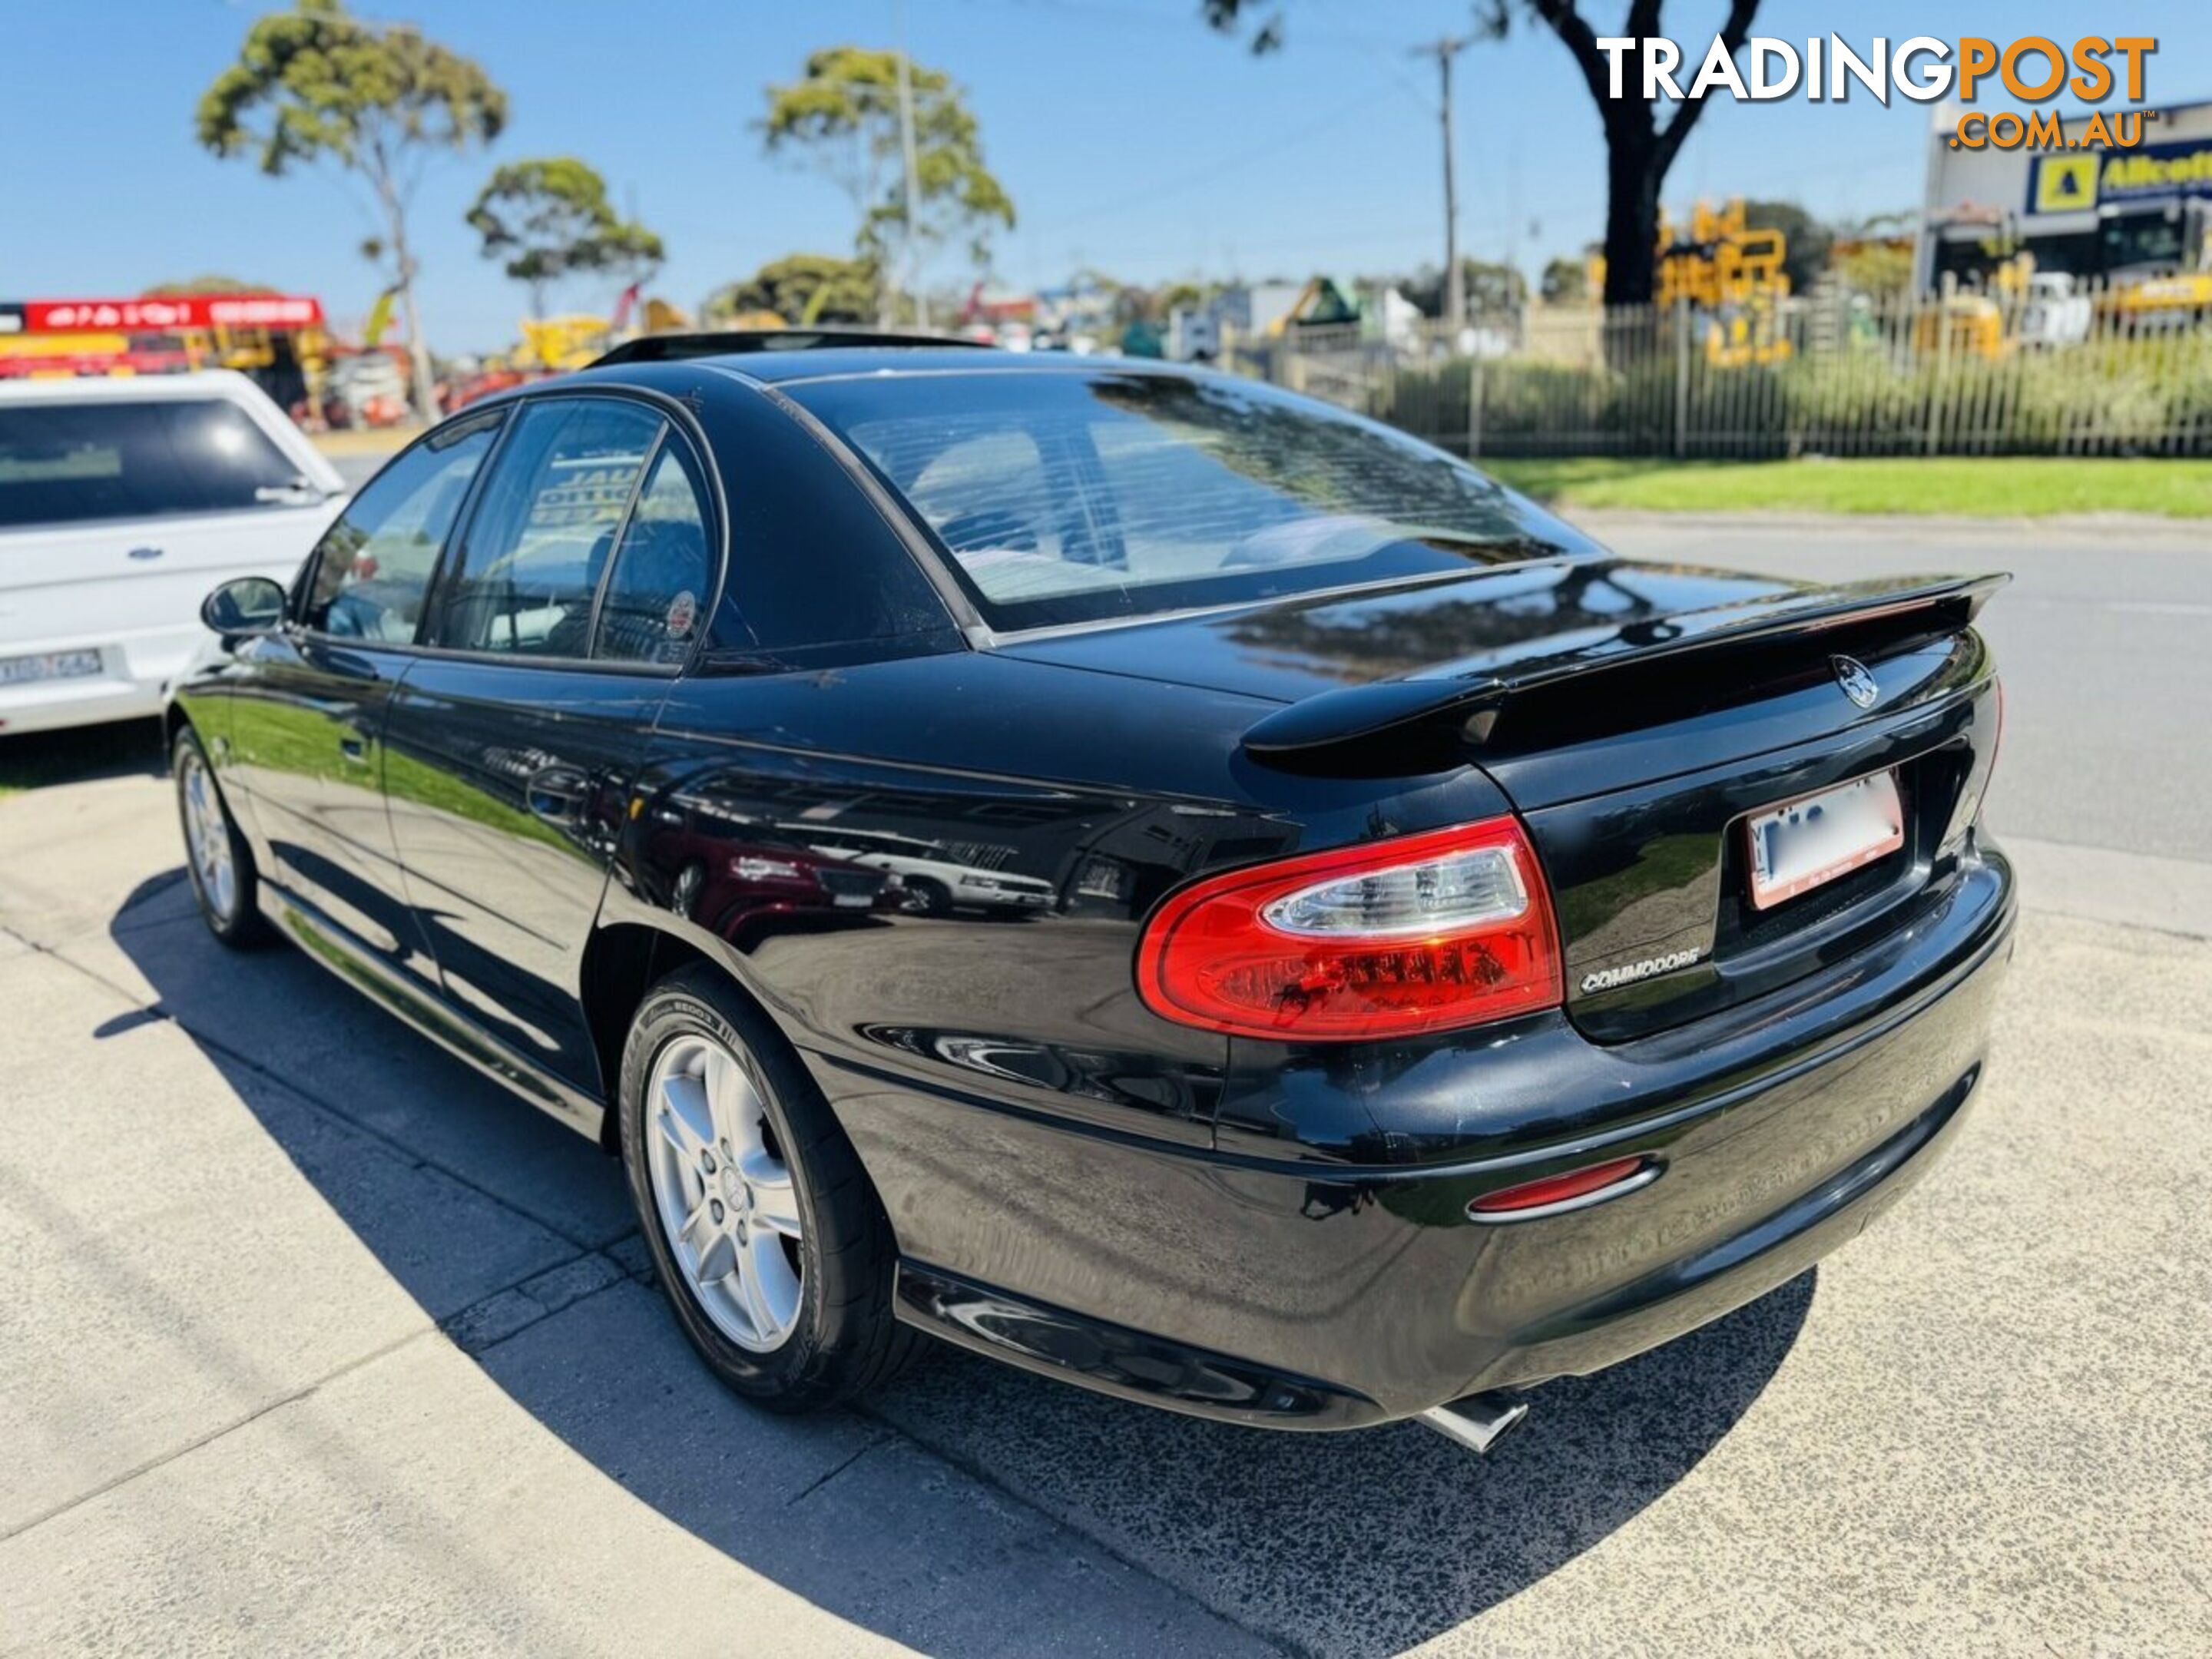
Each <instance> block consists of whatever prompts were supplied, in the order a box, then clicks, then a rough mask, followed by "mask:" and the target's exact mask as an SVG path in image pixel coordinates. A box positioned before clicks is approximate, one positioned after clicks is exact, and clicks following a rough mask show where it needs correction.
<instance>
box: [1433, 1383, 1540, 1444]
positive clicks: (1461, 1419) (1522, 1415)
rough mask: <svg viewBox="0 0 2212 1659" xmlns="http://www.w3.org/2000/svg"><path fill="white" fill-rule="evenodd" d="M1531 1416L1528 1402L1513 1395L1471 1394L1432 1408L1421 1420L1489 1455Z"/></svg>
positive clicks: (1441, 1433) (1445, 1435)
mask: <svg viewBox="0 0 2212 1659" xmlns="http://www.w3.org/2000/svg"><path fill="white" fill-rule="evenodd" d="M1527 1417H1528V1401H1525V1400H1521V1399H1516V1397H1515V1396H1513V1395H1510V1394H1497V1393H1492V1394H1471V1395H1468V1397H1467V1398H1466V1399H1464V1400H1455V1401H1452V1402H1451V1403H1450V1404H1449V1405H1448V1406H1431V1407H1430V1408H1429V1409H1428V1410H1427V1411H1425V1412H1423V1413H1421V1417H1420V1420H1421V1421H1422V1422H1423V1423H1424V1424H1425V1425H1427V1426H1428V1427H1430V1428H1432V1429H1434V1430H1435V1431H1437V1433H1438V1434H1440V1435H1443V1437H1445V1438H1446V1439H1448V1440H1453V1441H1456V1442H1457V1443H1459V1444H1461V1445H1462V1446H1465V1447H1466V1448H1467V1449H1468V1450H1470V1451H1473V1452H1477V1453H1483V1452H1487V1451H1488V1450H1489V1449H1491V1448H1492V1446H1495V1445H1496V1444H1497V1443H1498V1442H1499V1441H1501V1440H1503V1439H1504V1437H1506V1436H1507V1435H1509V1434H1510V1433H1511V1432H1512V1431H1514V1430H1515V1429H1517V1428H1519V1427H1520V1426H1521V1424H1522V1420H1523V1419H1526V1418H1527Z"/></svg>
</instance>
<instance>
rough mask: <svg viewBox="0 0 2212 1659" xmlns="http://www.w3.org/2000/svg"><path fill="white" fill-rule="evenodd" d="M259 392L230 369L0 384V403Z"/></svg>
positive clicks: (255, 394) (131, 400) (231, 395)
mask: <svg viewBox="0 0 2212 1659" xmlns="http://www.w3.org/2000/svg"><path fill="white" fill-rule="evenodd" d="M260 395H261V389H260V388H259V387H258V386H255V385H254V384H253V382H252V380H248V379H246V376H245V375H243V374H240V373H239V372H238V371H237V370H236V369H234V368H201V369H194V370H192V371H191V372H190V373H188V374H80V375H75V376H66V377H64V376H57V377H55V378H53V379H52V380H0V402H5V403H19V404H53V403H80V402H97V401H100V400H109V401H120V402H125V403H138V404H143V403H145V402H147V401H149V399H152V398H241V397H255V398H258V397H259V396H260Z"/></svg>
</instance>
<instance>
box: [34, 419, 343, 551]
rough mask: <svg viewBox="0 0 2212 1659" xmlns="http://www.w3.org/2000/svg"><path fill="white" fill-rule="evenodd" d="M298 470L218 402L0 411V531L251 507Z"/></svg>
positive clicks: (279, 491)
mask: <svg viewBox="0 0 2212 1659" xmlns="http://www.w3.org/2000/svg"><path fill="white" fill-rule="evenodd" d="M299 471H300V469H299V467H298V465H297V464H296V463H295V462H293V461H290V460H288V459H286V458H285V456H284V454H283V451H281V450H279V449H278V448H277V447H276V445H275V443H273V442H272V441H270V437H269V435H268V434H267V433H265V432H264V431H263V430H262V429H261V428H259V427H258V426H256V425H255V424H254V423H253V422H252V420H250V419H249V418H247V416H246V413H245V411H243V410H240V409H239V408H238V407H237V405H236V404H230V403H226V402H224V401H222V399H220V398H206V399H203V400H197V401H187V400H185V399H181V398H179V399H168V398H162V399H160V400H156V401H149V402H146V403H137V404H133V403H111V402H108V401H106V399H104V398H103V399H100V400H96V401H88V402H85V403H75V404H0V530H4V529H11V528H15V527H17V526H24V525H48V524H73V523H82V522H84V521H86V520H97V519H140V518H155V517H159V516H162V515H164V514H168V513H218V512H226V511H234V510H243V509H250V508H252V507H261V506H266V505H270V504H271V502H270V499H269V497H270V496H271V495H276V496H282V495H284V494H286V493H287V491H288V487H289V486H291V485H293V484H294V483H295V482H296V481H297V477H298V473H299ZM257 491H262V492H267V494H266V495H257V494H256V492H257ZM295 504H296V503H295Z"/></svg>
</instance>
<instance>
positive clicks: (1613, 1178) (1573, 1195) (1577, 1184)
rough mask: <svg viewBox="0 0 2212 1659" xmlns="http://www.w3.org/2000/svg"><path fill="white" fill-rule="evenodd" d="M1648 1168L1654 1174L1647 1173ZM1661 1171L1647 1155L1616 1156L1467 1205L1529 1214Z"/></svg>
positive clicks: (1495, 1213)
mask: <svg viewBox="0 0 2212 1659" xmlns="http://www.w3.org/2000/svg"><path fill="white" fill-rule="evenodd" d="M1647 1170H1649V1171H1650V1175H1646V1173H1645V1172H1646V1171H1647ZM1657 1173H1658V1166H1657V1165H1656V1164H1650V1163H1647V1162H1646V1161H1645V1160H1644V1159H1643V1158H1613V1159H1612V1160H1610V1161H1609V1162H1607V1163H1604V1164H1591V1165H1589V1167H1588V1168H1587V1169H1581V1170H1568V1171H1567V1173H1566V1174H1565V1175H1555V1176H1545V1177H1544V1178H1543V1179H1542V1180H1541V1181H1524V1182H1522V1183H1521V1184H1520V1185H1519V1186H1518V1187H1501V1188H1498V1190H1497V1191H1496V1192H1494V1193H1486V1194H1484V1195H1483V1196H1482V1197H1480V1198H1478V1199H1476V1200H1474V1203H1472V1204H1470V1205H1468V1206H1467V1212H1468V1214H1469V1215H1471V1216H1475V1217H1477V1218H1480V1217H1483V1216H1489V1217H1492V1218H1504V1217H1506V1216H1526V1215H1527V1214H1528V1212H1530V1211H1532V1210H1548V1209H1550V1208H1552V1207H1553V1206H1554V1205H1559V1204H1566V1203H1570V1202H1571V1201H1572V1200H1576V1199H1578V1198H1588V1199H1592V1200H1595V1198H1597V1197H1598V1196H1600V1195H1601V1194H1606V1195H1609V1194H1610V1191H1611V1189H1612V1188H1615V1187H1619V1188H1623V1189H1624V1190H1625V1189H1626V1188H1627V1187H1628V1186H1629V1184H1630V1183H1631V1182H1634V1184H1635V1185H1637V1186H1638V1187H1641V1186H1643V1185H1644V1184H1645V1182H1647V1181H1649V1180H1650V1176H1651V1175H1656V1174H1657ZM1639 1177H1640V1178H1639Z"/></svg>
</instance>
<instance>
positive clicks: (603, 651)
mask: <svg viewBox="0 0 2212 1659" xmlns="http://www.w3.org/2000/svg"><path fill="white" fill-rule="evenodd" d="M713 590H714V554H713V550H712V548H711V546H710V545H709V544H708V539H707V508H706V491H705V489H704V488H703V487H702V480H701V479H700V477H699V476H698V472H697V468H696V462H695V461H694V460H693V459H692V458H691V451H690V446H689V445H687V444H684V443H682V442H680V441H678V440H677V439H676V438H675V437H674V436H673V435H671V436H670V438H669V439H668V441H666V442H665V443H663V444H662V445H661V447H660V453H659V456H657V457H656V458H655V459H654V460H653V471H651V472H650V473H649V474H647V477H646V481H645V489H643V490H642V491H641V493H640V494H639V495H638V498H637V510H636V511H635V512H634V513H631V514H630V520H629V525H628V526H626V527H625V528H624V529H623V536H622V545H621V546H620V547H618V548H617V549H616V550H615V568H614V574H613V575H612V576H611V577H610V578H609V579H608V581H607V591H606V595H605V598H604V599H601V600H600V601H599V637H598V639H597V641H595V642H594V644H593V646H592V655H593V656H594V657H598V658H600V659H603V660H606V661H611V662H644V663H678V662H681V661H683V660H684V654H685V653H687V652H689V651H690V648H691V641H692V639H693V638H694V636H695V635H696V634H697V632H698V630H699V629H700V628H701V627H702V626H703V625H704V622H705V618H706V611H707V603H708V600H709V599H712V598H713V597H714V593H713Z"/></svg>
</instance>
